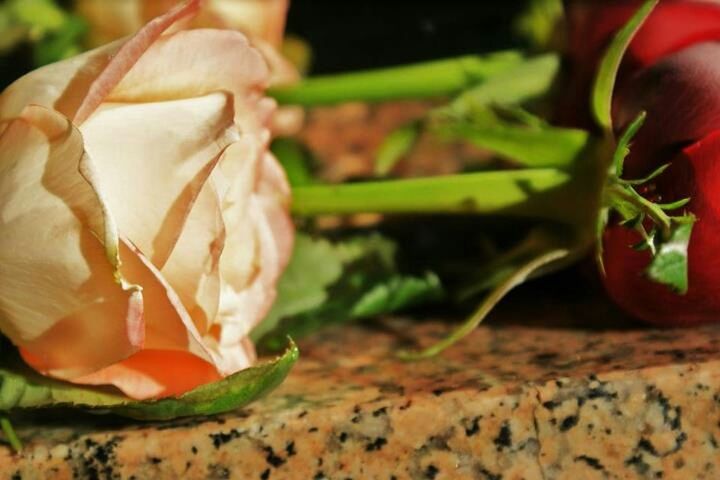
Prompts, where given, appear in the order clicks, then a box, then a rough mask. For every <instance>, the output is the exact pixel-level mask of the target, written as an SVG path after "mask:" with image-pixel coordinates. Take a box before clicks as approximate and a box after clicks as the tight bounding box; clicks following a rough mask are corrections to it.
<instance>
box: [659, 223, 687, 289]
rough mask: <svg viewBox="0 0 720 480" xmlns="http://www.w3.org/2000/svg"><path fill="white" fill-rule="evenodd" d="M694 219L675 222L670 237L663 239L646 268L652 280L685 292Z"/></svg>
mask: <svg viewBox="0 0 720 480" xmlns="http://www.w3.org/2000/svg"><path fill="white" fill-rule="evenodd" d="M693 225H694V221H687V222H684V223H680V224H677V225H676V226H675V227H674V228H673V230H672V232H671V234H670V237H669V238H668V239H667V240H665V241H663V242H662V243H661V244H660V246H659V248H658V250H657V253H656V254H655V256H654V257H653V259H652V262H651V263H650V266H649V267H648V269H647V274H648V277H650V279H651V280H653V281H654V282H657V283H660V284H662V285H666V286H668V287H670V289H672V290H673V291H674V292H676V293H679V294H681V295H682V294H685V293H687V290H688V245H689V243H690V236H691V234H692V229H693Z"/></svg>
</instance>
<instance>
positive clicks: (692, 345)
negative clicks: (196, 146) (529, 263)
mask: <svg viewBox="0 0 720 480" xmlns="http://www.w3.org/2000/svg"><path fill="white" fill-rule="evenodd" d="M599 324H602V325H603V328H598V327H597V325H599ZM608 324H611V325H614V326H610V327H608ZM447 328H448V326H447V324H444V323H441V322H437V321H423V322H418V321H415V322H413V321H411V320H403V319H390V320H385V321H378V322H372V323H370V324H367V325H364V326H359V325H356V326H346V327H343V328H333V329H331V330H328V331H326V332H324V333H322V334H321V335H318V336H316V337H315V338H313V339H310V340H307V341H305V342H303V343H302V344H301V352H302V354H301V360H300V362H299V363H298V365H297V366H296V368H295V370H294V371H293V372H292V374H291V375H290V377H289V378H288V380H287V381H286V383H285V384H284V385H283V386H281V387H280V388H279V389H278V390H277V391H275V392H274V393H273V394H271V395H270V396H269V397H267V398H265V399H264V400H261V401H259V402H257V403H255V404H253V405H251V406H249V407H248V408H246V409H244V410H241V411H238V412H235V413H232V414H227V415H223V416H218V417H215V418H199V419H185V420H181V421H176V422H167V423H152V424H143V423H136V422H129V421H125V420H121V419H113V418H105V417H87V416H81V415H78V414H75V413H72V412H65V413H63V414H61V415H58V414H54V415H53V416H45V417H44V418H34V419H32V420H31V421H30V420H28V421H25V422H22V421H21V422H20V426H19V433H20V435H21V437H22V438H23V439H24V441H25V443H26V448H25V450H24V451H23V452H22V453H21V454H18V455H14V454H13V453H12V452H11V450H10V449H9V448H8V447H7V446H0V471H1V472H2V473H3V474H4V477H5V478H12V479H36V478H47V479H65V478H91V479H92V478H98V479H143V478H155V479H161V478H199V479H204V478H209V479H224V478H231V479H260V480H262V479H333V480H335V479H338V480H346V479H354V480H360V479H374V478H378V479H386V480H391V479H397V480H400V479H435V480H440V479H484V480H515V479H625V478H628V479H629V478H663V479H668V478H678V479H715V478H720V447H719V446H718V442H719V441H720V353H719V348H718V347H719V346H720V326H715V327H713V326H707V327H702V328H696V329H689V330H653V329H648V328H645V327H642V326H638V325H635V324H632V323H631V322H630V321H629V320H627V319H624V318H623V317H621V316H619V314H617V312H614V311H613V310H612V309H610V308H608V306H607V305H606V303H604V302H602V301H595V300H592V301H589V303H588V300H587V299H580V300H578V301H566V300H563V301H562V302H560V301H557V299H553V298H548V297H546V296H545V295H544V294H543V292H537V291H533V292H529V293H528V292H525V293H520V294H519V295H515V296H514V297H513V298H512V299H511V301H510V302H509V303H508V304H506V306H505V307H504V308H502V309H501V311H499V312H497V313H496V314H495V315H494V316H493V317H492V318H491V320H490V322H489V323H488V324H486V325H484V326H482V327H481V328H479V329H478V330H477V331H476V332H474V333H473V334H472V335H471V337H470V338H468V339H467V340H466V341H464V342H462V343H461V344H459V345H458V346H456V347H455V348H453V349H451V350H449V351H447V352H445V353H444V354H443V355H441V356H440V357H438V358H435V359H432V360H427V361H422V362H417V363H404V362H400V361H398V360H396V359H395V358H394V357H393V356H392V354H391V352H392V351H393V350H395V349H396V348H397V347H398V346H406V345H407V342H408V341H411V340H410V339H413V340H417V339H418V338H419V339H420V341H421V343H424V344H428V343H430V342H432V341H433V339H435V338H439V337H440V336H441V335H442V334H443V332H446V331H447Z"/></svg>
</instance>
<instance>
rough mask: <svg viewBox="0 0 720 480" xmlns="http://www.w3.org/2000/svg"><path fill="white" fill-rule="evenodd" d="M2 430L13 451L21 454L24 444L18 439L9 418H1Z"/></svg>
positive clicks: (0, 426)
mask: <svg viewBox="0 0 720 480" xmlns="http://www.w3.org/2000/svg"><path fill="white" fill-rule="evenodd" d="M0 429H2V431H3V433H4V434H5V438H6V439H7V441H8V443H9V444H10V446H11V447H12V449H13V450H15V451H16V452H20V451H21V450H22V442H21V441H20V439H19V438H18V436H17V434H16V433H15V429H14V428H13V426H12V423H10V420H9V419H8V418H7V417H0Z"/></svg>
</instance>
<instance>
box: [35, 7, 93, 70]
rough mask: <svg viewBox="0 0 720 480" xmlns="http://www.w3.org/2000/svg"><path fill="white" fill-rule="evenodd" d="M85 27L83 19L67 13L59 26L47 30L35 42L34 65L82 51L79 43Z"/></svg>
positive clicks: (47, 62) (85, 30)
mask: <svg viewBox="0 0 720 480" xmlns="http://www.w3.org/2000/svg"><path fill="white" fill-rule="evenodd" d="M87 28H88V27H87V23H86V22H85V20H83V19H82V18H80V17H78V16H76V15H68V16H67V17H66V19H65V21H64V22H63V24H62V25H61V26H60V27H59V28H57V29H55V30H53V31H51V32H49V33H48V34H47V35H45V36H43V37H42V38H41V39H39V40H38V42H37V43H36V44H35V46H34V50H33V58H34V62H35V65H37V66H42V65H47V64H49V63H53V62H57V61H60V60H64V59H66V58H69V57H71V56H73V55H77V54H79V53H80V52H81V51H82V50H81V48H80V43H81V40H82V38H83V36H84V35H85V33H86V32H87Z"/></svg>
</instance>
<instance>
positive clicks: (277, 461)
mask: <svg viewBox="0 0 720 480" xmlns="http://www.w3.org/2000/svg"><path fill="white" fill-rule="evenodd" d="M263 450H264V451H265V453H266V456H265V461H267V463H269V464H270V465H272V466H273V467H275V468H278V467H279V466H281V465H282V464H284V463H285V459H284V458H282V457H279V456H277V455H275V451H274V450H273V449H272V447H270V446H267V447H263Z"/></svg>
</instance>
